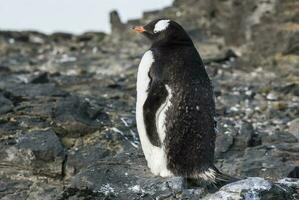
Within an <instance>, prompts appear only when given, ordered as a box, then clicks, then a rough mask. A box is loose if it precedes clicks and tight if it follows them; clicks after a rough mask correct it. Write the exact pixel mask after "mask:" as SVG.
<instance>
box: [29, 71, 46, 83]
mask: <svg viewBox="0 0 299 200" xmlns="http://www.w3.org/2000/svg"><path fill="white" fill-rule="evenodd" d="M48 76H49V75H48V73H47V72H43V73H39V74H37V75H35V76H34V77H32V78H31V80H29V83H48V82H49V77H48Z"/></svg>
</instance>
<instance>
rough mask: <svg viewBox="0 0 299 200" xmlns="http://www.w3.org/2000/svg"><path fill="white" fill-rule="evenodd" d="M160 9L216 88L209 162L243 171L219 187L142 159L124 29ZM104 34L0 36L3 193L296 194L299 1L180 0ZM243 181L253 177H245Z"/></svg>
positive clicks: (135, 57)
mask: <svg viewBox="0 0 299 200" xmlns="http://www.w3.org/2000/svg"><path fill="white" fill-rule="evenodd" d="M159 16H167V17H170V18H172V19H175V20H177V21H178V22H180V23H181V24H182V25H183V26H184V27H185V28H186V30H187V31H188V33H189V34H190V35H191V36H192V38H193V40H194V42H195V44H196V46H197V48H198V50H199V52H200V53H201V55H202V57H203V59H204V61H205V63H206V69H207V71H208V73H209V75H210V77H211V79H212V81H213V84H214V87H215V96H216V104H217V114H218V135H217V142H216V146H217V147H216V161H215V162H216V163H217V166H218V167H219V169H221V170H222V171H223V172H225V173H228V174H231V175H235V176H239V177H244V179H243V180H241V181H239V182H236V183H232V184H229V185H226V186H224V187H222V188H221V189H220V190H219V191H217V192H215V193H209V192H208V191H206V190H205V189H203V188H188V187H187V186H186V185H185V182H184V181H183V180H182V179H181V178H179V177H175V178H170V179H162V178H159V177H154V176H153V175H152V174H151V173H150V172H149V170H148V169H147V167H146V163H145V159H144V157H143V154H142V151H141V148H140V143H139V139H138V134H137V130H136V123H135V98H136V92H135V82H136V70H137V66H138V62H139V60H140V57H141V55H142V54H143V52H144V51H145V50H146V48H148V47H149V46H148V45H149V44H148V43H147V42H146V41H145V40H144V38H142V37H141V36H139V35H136V34H135V33H132V32H131V30H130V29H129V27H131V26H132V25H135V24H144V23H146V22H148V21H150V20H151V19H153V18H157V17H159ZM110 19H111V26H112V33H111V34H110V35H106V34H104V33H92V32H90V33H85V34H83V35H78V36H75V35H70V34H65V33H55V34H52V35H44V34H41V33H37V32H7V31H2V32H0V102H1V104H0V198H1V199H7V200H8V199H16V200H18V199H45V200H46V199H61V200H64V199H70V200H71V199H72V200H75V199H76V200H77V199H247V200H250V199H299V179H298V178H299V1H295V0H284V1H278V0H267V1H264V0H245V1H237V0H225V1H224V0H198V1H197V0H176V1H175V2H174V3H173V6H171V7H168V8H165V9H163V10H160V11H152V12H146V13H144V16H143V17H142V18H141V19H138V20H131V21H129V22H128V23H123V22H121V20H120V19H119V17H118V14H117V12H112V13H111V17H110ZM245 177H249V178H245Z"/></svg>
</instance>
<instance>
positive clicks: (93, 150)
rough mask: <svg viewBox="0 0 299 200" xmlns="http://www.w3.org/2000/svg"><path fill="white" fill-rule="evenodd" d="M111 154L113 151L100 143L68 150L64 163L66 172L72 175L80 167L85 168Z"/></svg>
mask: <svg viewBox="0 0 299 200" xmlns="http://www.w3.org/2000/svg"><path fill="white" fill-rule="evenodd" d="M112 155H113V153H112V152H110V151H109V150H108V149H105V148H104V147H103V146H102V145H101V144H96V145H92V146H91V145H89V146H87V147H81V148H79V149H78V150H70V151H69V152H68V159H67V163H66V173H67V174H68V175H69V176H73V175H74V174H76V173H78V172H79V171H80V170H81V169H84V168H87V167H89V166H91V165H93V164H94V163H95V162H97V161H101V160H104V159H105V158H106V157H107V156H112Z"/></svg>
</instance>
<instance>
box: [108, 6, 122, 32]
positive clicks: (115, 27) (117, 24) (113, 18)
mask: <svg viewBox="0 0 299 200" xmlns="http://www.w3.org/2000/svg"><path fill="white" fill-rule="evenodd" d="M110 24H111V31H112V33H120V32H122V31H124V29H125V26H124V24H123V23H122V22H121V19H120V17H119V15H118V12H117V11H116V10H114V11H111V12H110Z"/></svg>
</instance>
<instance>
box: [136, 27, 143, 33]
mask: <svg viewBox="0 0 299 200" xmlns="http://www.w3.org/2000/svg"><path fill="white" fill-rule="evenodd" d="M133 30H134V31H135V32H137V33H143V32H145V29H144V27H143V26H135V27H133Z"/></svg>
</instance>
